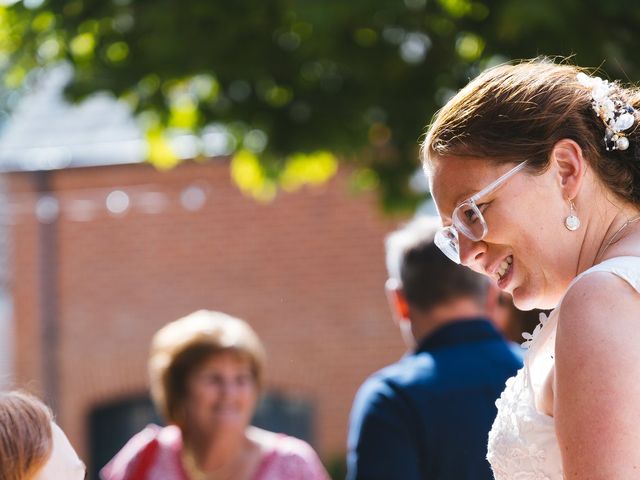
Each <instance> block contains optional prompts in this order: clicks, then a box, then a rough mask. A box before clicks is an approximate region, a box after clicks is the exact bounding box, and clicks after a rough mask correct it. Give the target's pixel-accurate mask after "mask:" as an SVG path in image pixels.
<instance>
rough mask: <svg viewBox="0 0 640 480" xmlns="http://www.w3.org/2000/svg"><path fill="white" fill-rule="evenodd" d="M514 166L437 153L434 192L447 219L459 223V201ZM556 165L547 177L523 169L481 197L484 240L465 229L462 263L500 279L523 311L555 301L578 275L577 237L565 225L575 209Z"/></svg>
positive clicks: (448, 222) (432, 181) (461, 238)
mask: <svg viewBox="0 0 640 480" xmlns="http://www.w3.org/2000/svg"><path fill="white" fill-rule="evenodd" d="M513 166H514V164H504V165H495V164H493V163H491V162H488V161H487V160H484V159H476V158H469V157H447V158H445V159H436V161H435V162H434V165H433V167H432V169H431V171H430V184H431V194H432V196H433V199H434V201H435V203H436V206H437V208H438V213H439V215H440V218H441V220H442V223H443V225H445V226H448V225H451V224H452V220H451V216H452V213H453V210H454V209H455V208H456V206H458V205H459V204H460V203H461V202H463V201H465V200H467V199H468V198H469V197H471V196H473V195H474V194H475V193H477V192H479V191H480V190H482V189H483V188H484V187H486V186H487V185H489V184H490V183H491V182H493V181H494V180H496V179H497V178H498V177H500V176H501V175H502V174H504V173H506V172H507V171H508V170H510V169H511V168H513ZM553 170H554V169H553V167H551V168H550V169H549V170H548V171H547V172H545V173H543V174H541V175H534V174H531V173H529V172H528V171H527V170H522V171H520V172H519V173H517V174H515V175H514V176H512V177H511V178H509V180H508V181H506V182H505V183H504V184H503V185H501V186H500V187H499V188H498V189H496V190H495V191H494V192H491V193H489V194H488V195H487V196H486V197H485V198H480V199H479V200H478V201H477V202H476V204H477V206H478V208H479V210H480V211H481V212H482V215H483V217H484V219H485V221H486V224H487V227H488V231H487V234H486V236H485V237H484V238H483V239H482V240H479V241H472V240H470V239H469V238H467V237H465V236H464V235H463V234H462V233H458V238H459V251H460V260H461V263H462V264H463V265H466V266H468V267H469V268H471V269H473V270H475V271H477V272H479V273H482V274H484V275H487V276H489V277H490V278H492V279H493V280H494V281H496V283H497V284H498V286H499V287H500V288H501V289H502V290H504V291H505V292H508V293H510V294H511V295H512V296H513V299H514V303H515V304H516V306H517V307H518V308H520V309H522V310H530V309H532V308H545V309H546V308H553V307H555V306H556V304H557V302H558V301H559V300H560V298H561V296H562V292H563V291H564V288H565V287H566V285H567V279H570V278H572V276H573V275H574V274H575V271H573V272H572V268H575V265H573V266H572V265H571V262H572V261H575V259H574V257H573V255H568V252H570V251H574V250H575V243H574V238H575V237H573V238H572V237H571V233H572V232H568V230H567V229H566V228H564V225H563V222H564V218H565V217H566V216H567V215H568V213H569V207H568V203H567V202H566V201H565V200H564V199H563V197H562V190H561V188H559V185H558V182H557V179H556V176H554V171H553ZM563 252H564V253H563Z"/></svg>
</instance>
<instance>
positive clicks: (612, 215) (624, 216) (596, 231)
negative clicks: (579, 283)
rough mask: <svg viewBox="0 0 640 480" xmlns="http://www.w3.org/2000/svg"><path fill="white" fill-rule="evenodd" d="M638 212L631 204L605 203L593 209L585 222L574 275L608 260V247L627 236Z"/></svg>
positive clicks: (639, 212)
mask: <svg viewBox="0 0 640 480" xmlns="http://www.w3.org/2000/svg"><path fill="white" fill-rule="evenodd" d="M594 207H595V206H594ZM639 214H640V210H638V208H637V207H635V206H634V205H631V204H622V205H620V204H618V205H616V204H614V203H612V202H608V201H607V202H606V204H605V205H604V206H603V207H601V208H594V209H593V211H592V212H591V214H590V218H589V219H588V221H587V222H585V229H586V231H585V233H584V239H583V242H582V247H581V248H580V253H579V256H578V264H577V270H576V275H578V274H579V273H581V272H583V271H585V270H587V269H588V268H590V267H592V266H593V265H595V264H597V263H600V262H602V261H603V260H605V259H606V258H608V256H609V254H610V247H611V246H612V245H613V244H614V242H615V243H617V242H618V241H619V240H620V239H621V238H623V237H624V236H625V234H627V233H628V232H627V230H629V229H630V228H631V226H632V223H635V221H636V220H640V219H638V218H637V217H638V215H639Z"/></svg>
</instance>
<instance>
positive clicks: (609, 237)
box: [422, 59, 640, 480]
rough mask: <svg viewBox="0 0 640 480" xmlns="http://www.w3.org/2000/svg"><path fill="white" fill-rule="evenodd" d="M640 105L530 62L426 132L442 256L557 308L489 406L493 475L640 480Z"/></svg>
mask: <svg viewBox="0 0 640 480" xmlns="http://www.w3.org/2000/svg"><path fill="white" fill-rule="evenodd" d="M639 106H640V92H639V91H638V90H637V89H635V88H631V87H625V86H623V85H621V84H619V83H618V82H609V81H607V80H603V79H601V78H599V77H596V76H593V75H589V74H587V73H586V72H585V71H583V70H582V69H580V68H578V67H575V66H571V65H566V64H563V65H559V64H554V63H553V62H551V61H548V60H545V59H536V60H530V61H525V62H522V63H519V64H517V65H503V66H499V67H495V68H492V69H490V70H487V71H485V72H484V73H482V74H481V75H480V76H478V77H477V78H476V79H474V80H473V81H471V82H470V83H469V84H468V85H467V86H466V87H465V88H464V89H462V90H461V91H460V92H459V93H458V94H457V95H456V96H454V97H453V98H452V99H451V100H450V101H449V102H448V103H447V104H446V105H445V106H444V108H443V109H442V110H441V111H440V112H438V114H437V115H436V117H435V118H434V120H433V122H432V124H431V126H430V127H429V130H428V134H427V137H426V139H425V141H424V144H423V146H422V157H423V161H424V164H425V168H426V171H427V174H428V175H429V179H430V183H431V187H432V189H431V191H432V195H433V198H434V200H435V202H436V204H437V207H438V211H439V214H440V217H441V219H442V222H443V225H444V227H443V228H442V229H441V231H440V232H439V233H438V236H437V238H436V241H437V244H438V246H439V247H440V248H441V250H442V251H443V252H444V253H445V254H446V255H447V256H448V257H449V258H451V259H452V260H453V261H455V262H458V263H462V264H464V265H467V266H468V267H470V268H472V269H474V270H476V271H478V272H481V273H483V274H485V275H487V276H490V277H491V278H493V279H494V280H495V281H496V282H497V284H498V286H499V287H500V288H501V289H503V290H505V291H507V292H509V293H511V294H512V296H513V299H514V302H515V304H516V305H517V306H518V307H519V308H521V309H525V310H526V309H532V308H541V309H554V310H553V312H552V313H551V314H550V316H549V318H548V319H547V318H546V317H544V316H543V317H542V322H541V325H540V326H539V327H538V328H536V330H535V331H534V334H533V335H529V336H528V341H527V342H526V343H527V344H528V346H529V353H528V354H527V356H526V362H525V367H524V368H523V369H522V370H520V371H519V372H518V374H517V375H516V377H514V378H512V379H510V380H509V381H508V382H507V387H506V390H505V391H504V393H503V394H502V397H501V398H500V400H498V402H497V405H498V416H497V418H496V420H495V423H494V425H493V428H492V431H491V433H490V435H489V449H488V451H489V453H488V459H489V461H490V463H491V465H492V468H493V471H494V474H495V477H496V479H498V480H507V479H509V480H511V479H522V480H525V479H526V480H563V479H579V480H590V479H593V480H596V479H597V480H609V479H610V480H621V479H638V478H640V381H639V379H640V348H639V347H640V130H639V129H638V123H639V119H640V117H639V115H638V113H637V112H636V110H635V108H637V107H639Z"/></svg>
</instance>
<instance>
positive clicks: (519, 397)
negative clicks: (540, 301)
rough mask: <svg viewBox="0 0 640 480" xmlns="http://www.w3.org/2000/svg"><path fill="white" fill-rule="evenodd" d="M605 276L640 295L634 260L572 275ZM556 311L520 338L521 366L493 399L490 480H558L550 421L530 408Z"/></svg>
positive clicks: (550, 353)
mask: <svg viewBox="0 0 640 480" xmlns="http://www.w3.org/2000/svg"><path fill="white" fill-rule="evenodd" d="M602 271H605V272H611V273H613V274H615V275H617V276H618V277H620V278H622V279H623V280H625V281H627V282H628V283H629V284H630V285H631V286H632V287H633V288H634V289H635V290H636V291H638V292H640V258H639V257H617V258H612V259H609V260H607V261H605V262H602V263H600V264H598V265H595V266H593V267H591V268H590V269H588V270H586V271H584V272H583V273H582V274H580V275H579V276H578V277H576V278H575V279H574V280H573V282H572V284H573V283H575V282H576V281H577V280H578V279H579V278H581V277H582V276H584V275H586V274H588V273H593V272H602ZM557 316H558V309H556V310H554V311H553V312H551V314H550V315H549V318H547V317H546V316H545V315H544V314H541V315H540V324H539V325H538V326H537V327H536V329H535V330H534V331H533V334H531V335H530V334H524V337H525V339H526V342H525V344H523V346H524V347H525V348H528V352H526V354H525V359H524V367H523V368H521V369H520V370H519V371H518V373H517V374H516V376H515V377H512V378H510V379H509V380H507V385H506V388H505V390H504V392H502V395H501V396H500V398H499V399H498V400H497V401H496V406H497V407H498V415H497V416H496V419H495V421H494V423H493V427H492V428H491V432H489V443H488V453H487V459H488V460H489V463H491V468H492V469H493V473H494V476H495V478H496V480H563V475H562V458H561V456H560V447H559V445H558V439H557V437H556V433H555V424H554V419H553V417H550V416H549V415H546V414H544V413H541V412H540V411H539V410H538V408H536V398H539V397H540V395H541V392H542V388H543V385H544V382H545V380H546V378H547V377H548V376H549V373H550V372H551V369H552V368H553V357H554V349H555V338H556V327H557Z"/></svg>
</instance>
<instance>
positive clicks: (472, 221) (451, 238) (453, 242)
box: [433, 160, 527, 263]
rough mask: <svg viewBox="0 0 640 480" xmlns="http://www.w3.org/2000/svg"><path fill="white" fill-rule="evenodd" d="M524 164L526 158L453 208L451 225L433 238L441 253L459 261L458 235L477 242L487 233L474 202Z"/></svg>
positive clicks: (512, 174)
mask: <svg viewBox="0 0 640 480" xmlns="http://www.w3.org/2000/svg"><path fill="white" fill-rule="evenodd" d="M526 164H527V160H525V161H524V162H521V163H519V164H518V165H516V166H515V167H513V168H512V169H511V170H509V171H508V172H507V173H505V174H504V175H502V176H501V177H499V178H498V179H497V180H495V181H493V182H491V183H490V184H489V185H487V186H486V187H485V188H483V189H482V190H480V191H479V192H478V193H476V194H475V195H474V196H472V197H471V198H469V199H467V200H465V201H464V202H462V203H461V204H460V205H458V206H457V207H456V208H455V210H454V211H453V215H451V223H452V225H450V226H448V227H443V228H441V229H440V230H438V232H437V233H436V235H435V238H434V239H433V241H434V243H435V244H436V246H437V247H438V248H439V249H440V250H442V253H444V254H445V255H446V256H447V257H449V258H450V259H451V260H453V261H454V262H456V263H460V262H461V260H460V242H459V240H458V239H459V235H460V234H462V235H464V236H465V237H467V238H468V239H469V240H473V241H474V242H479V241H480V240H482V239H483V238H484V237H485V236H486V235H487V232H488V231H489V227H488V226H487V222H486V221H485V219H484V217H483V216H482V211H481V210H480V208H479V207H478V205H476V202H477V201H478V200H480V199H481V198H482V197H485V196H486V195H488V194H490V193H492V192H493V191H495V190H496V189H498V188H499V187H500V186H501V185H502V184H503V183H504V182H506V181H507V180H509V179H510V178H511V177H513V176H514V175H515V174H516V173H518V172H519V171H520V170H522V169H523V168H524V167H525V166H526Z"/></svg>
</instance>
